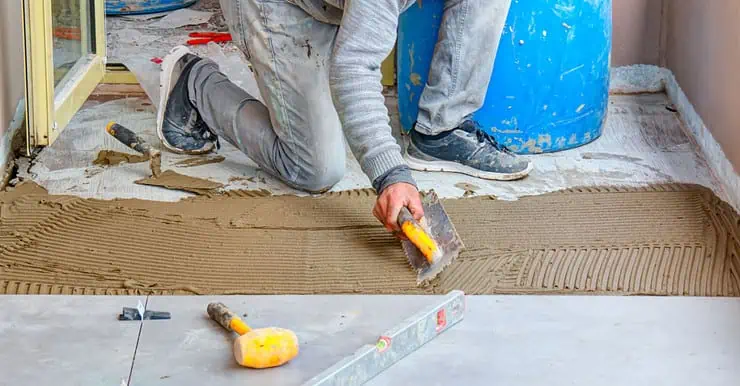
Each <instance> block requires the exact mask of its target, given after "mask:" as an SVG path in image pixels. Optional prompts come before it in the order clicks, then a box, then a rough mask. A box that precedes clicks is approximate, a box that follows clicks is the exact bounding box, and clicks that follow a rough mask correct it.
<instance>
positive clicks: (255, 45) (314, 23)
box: [189, 0, 511, 192]
mask: <svg viewBox="0 0 740 386" xmlns="http://www.w3.org/2000/svg"><path fill="white" fill-rule="evenodd" d="M510 3H511V0H446V1H445V12H444V15H443V19H442V28H441V30H440V34H439V41H438V43H437V45H436V48H435V52H434V57H433V59H432V67H431V68H432V69H431V71H430V73H429V78H428V81H427V84H426V87H425V89H424V92H423V93H422V95H421V99H420V102H419V117H418V122H417V125H416V130H418V131H420V132H422V133H425V134H439V133H441V132H443V131H446V130H450V129H453V128H455V127H456V126H457V125H459V124H460V123H461V122H462V121H463V120H465V119H466V118H468V117H469V116H470V115H471V114H472V113H473V112H475V111H476V110H478V109H479V108H480V107H481V106H482V104H483V100H484V98H485V94H486V90H487V88H488V83H489V80H490V76H491V72H492V70H493V63H494V57H495V53H496V51H497V49H498V43H499V39H500V36H501V31H502V29H503V25H504V22H505V20H506V15H507V14H508V10H509V5H510ZM221 5H222V8H223V10H224V15H225V16H226V19H227V22H228V24H229V28H230V31H231V33H232V35H233V37H234V42H235V43H236V44H237V45H238V46H239V47H240V48H241V50H242V51H243V52H244V54H245V55H246V56H247V58H248V59H249V61H250V63H251V64H252V67H253V69H254V71H255V75H256V79H257V83H258V85H259V88H260V92H261V93H262V96H263V100H264V101H265V104H266V105H263V104H262V103H260V102H259V101H258V100H256V99H255V98H254V97H253V96H251V95H249V94H248V93H246V92H245V91H244V90H243V89H241V88H240V87H238V86H236V85H235V84H233V83H232V82H230V81H229V80H228V79H227V78H226V76H225V75H224V74H222V73H221V72H219V70H218V66H217V65H216V64H215V63H214V62H212V61H210V60H204V61H202V62H200V63H198V64H197V65H196V67H194V68H193V72H192V75H191V77H190V83H189V90H190V95H191V99H192V102H193V104H194V105H195V106H196V107H197V109H198V111H199V112H200V114H201V116H202V117H203V119H204V121H205V122H206V123H207V124H208V125H209V127H211V128H212V129H213V130H214V131H215V132H216V134H218V135H219V136H220V137H222V138H224V139H225V140H227V141H229V142H230V143H231V144H233V145H235V146H236V147H238V148H239V149H240V150H241V151H243V152H244V153H246V154H247V155H248V156H249V157H250V158H251V159H252V160H254V161H255V162H256V163H257V164H259V165H260V167H262V168H263V169H265V170H266V171H268V172H269V173H271V174H273V175H275V176H277V177H279V178H281V179H282V180H283V181H285V182H286V183H287V184H289V185H291V186H293V187H295V188H299V189H303V190H307V191H311V192H321V191H325V190H328V189H329V188H331V187H332V186H333V185H334V184H336V183H337V182H338V181H339V180H340V179H341V178H342V176H343V174H344V170H345V154H346V153H345V148H344V140H343V133H342V129H341V124H340V122H339V117H338V115H337V112H336V110H335V108H334V105H333V102H332V97H331V93H330V90H329V82H328V76H329V64H330V60H329V59H330V55H331V54H332V49H333V46H334V40H335V38H336V35H337V31H338V28H339V26H338V24H339V23H340V22H341V16H342V11H341V10H339V9H337V8H334V7H331V6H326V7H324V6H323V1H322V0H284V1H280V0H270V1H268V0H221Z"/></svg>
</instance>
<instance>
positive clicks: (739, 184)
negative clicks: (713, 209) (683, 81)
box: [665, 71, 740, 210]
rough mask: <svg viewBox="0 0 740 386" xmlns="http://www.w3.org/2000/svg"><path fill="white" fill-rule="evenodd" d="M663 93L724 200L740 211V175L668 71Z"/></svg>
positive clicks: (673, 76)
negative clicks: (697, 148)
mask: <svg viewBox="0 0 740 386" xmlns="http://www.w3.org/2000/svg"><path fill="white" fill-rule="evenodd" d="M665 91H666V94H668V97H669V98H670V99H671V101H672V102H673V105H674V106H675V107H676V109H677V110H678V113H679V114H680V115H681V120H682V121H683V122H684V124H685V127H686V129H688V131H689V134H691V135H692V136H693V137H694V139H695V140H696V143H697V144H698V145H699V147H700V148H701V150H702V152H703V155H704V159H706V160H707V162H708V163H709V166H710V167H711V169H712V170H713V171H714V173H715V174H716V177H717V179H719V181H720V183H721V184H722V188H723V190H724V192H725V197H724V198H725V199H726V200H727V201H728V202H729V203H730V204H731V205H732V206H733V207H734V208H735V209H736V210H740V175H738V174H737V173H736V172H735V168H734V167H733V166H732V164H731V163H730V160H728V159H727V156H726V155H725V152H724V151H722V147H721V146H720V144H719V142H717V140H715V139H714V136H712V133H711V132H710V131H709V128H707V126H706V125H705V124H704V121H703V120H702V119H701V116H699V113H697V112H696V110H695V109H694V105H692V104H691V102H690V101H689V98H688V97H687V96H686V94H685V93H684V92H683V90H682V89H681V86H680V85H679V84H678V80H676V77H675V75H674V74H673V73H672V72H670V71H668V78H667V79H666V82H665Z"/></svg>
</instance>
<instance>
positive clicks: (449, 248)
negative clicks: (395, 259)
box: [402, 191, 465, 285]
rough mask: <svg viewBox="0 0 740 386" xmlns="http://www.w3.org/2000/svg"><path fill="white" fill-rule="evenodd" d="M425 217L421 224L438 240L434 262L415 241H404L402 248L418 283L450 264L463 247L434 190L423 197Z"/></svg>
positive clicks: (430, 277) (432, 277)
mask: <svg viewBox="0 0 740 386" xmlns="http://www.w3.org/2000/svg"><path fill="white" fill-rule="evenodd" d="M422 206H423V207H424V217H423V218H422V220H421V222H420V225H421V226H422V228H424V230H426V232H427V233H428V234H429V236H430V237H431V238H432V239H433V240H434V241H435V242H436V243H437V247H438V248H439V251H440V253H439V255H438V257H437V258H436V259H435V260H434V262H433V263H431V264H430V263H429V262H428V261H427V259H426V258H425V257H424V255H423V254H422V253H421V251H419V249H418V248H416V246H415V245H414V244H412V243H411V242H410V241H408V240H403V241H402V244H403V251H404V253H406V258H407V259H408V261H409V264H410V265H411V267H412V268H414V269H415V270H416V271H417V276H416V283H417V285H420V284H422V283H424V282H425V281H428V280H431V279H434V278H435V277H436V276H437V275H438V274H439V273H440V272H442V270H443V269H445V267H447V266H448V265H450V264H451V263H452V262H453V261H454V260H455V259H456V258H457V256H458V255H459V254H460V252H461V251H462V250H463V249H464V248H465V246H464V245H463V242H462V240H461V239H460V235H458V234H457V231H456V230H455V226H454V225H452V222H451V221H450V218H449V216H447V212H445V209H444V207H443V206H442V203H441V202H440V201H439V197H437V193H435V192H434V191H431V192H429V193H428V194H427V195H425V196H424V198H423V199H422Z"/></svg>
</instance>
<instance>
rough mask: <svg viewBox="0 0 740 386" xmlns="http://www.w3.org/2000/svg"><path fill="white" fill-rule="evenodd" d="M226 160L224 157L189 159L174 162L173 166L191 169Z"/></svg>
mask: <svg viewBox="0 0 740 386" xmlns="http://www.w3.org/2000/svg"><path fill="white" fill-rule="evenodd" d="M225 160H226V157H224V156H220V155H219V156H215V157H191V158H186V159H184V160H182V161H179V162H176V163H175V165H176V166H179V167H183V168H192V167H195V166H203V165H210V164H217V163H221V162H224V161H225Z"/></svg>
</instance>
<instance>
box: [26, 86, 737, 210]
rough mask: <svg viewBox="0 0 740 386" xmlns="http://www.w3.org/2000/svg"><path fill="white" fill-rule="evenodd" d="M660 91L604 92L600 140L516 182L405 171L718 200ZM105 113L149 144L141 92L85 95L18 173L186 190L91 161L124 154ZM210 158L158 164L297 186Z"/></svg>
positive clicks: (364, 183) (235, 182)
mask: <svg viewBox="0 0 740 386" xmlns="http://www.w3.org/2000/svg"><path fill="white" fill-rule="evenodd" d="M396 102H397V100H396V98H395V97H394V96H388V97H387V105H388V108H389V111H390V114H391V123H392V126H393V128H394V131H395V132H396V133H397V137H398V140H399V141H403V140H404V138H402V137H401V136H400V135H398V133H399V125H398V112H397V107H396V105H397V104H396ZM669 105H670V102H669V100H668V99H667V97H666V96H665V95H664V94H659V93H658V94H638V95H612V96H611V99H610V104H609V115H608V119H607V122H606V124H605V126H604V131H603V135H602V137H601V138H599V139H597V140H596V141H594V142H592V143H591V144H588V145H585V146H582V147H580V148H577V149H573V150H568V151H563V152H558V153H552V154H540V155H534V156H530V157H531V158H532V160H533V162H534V164H535V169H534V171H533V172H532V174H531V175H530V176H529V177H527V178H525V179H523V180H520V181H513V182H497V181H484V180H480V179H475V178H471V177H467V176H463V175H459V174H452V173H422V172H415V173H414V176H415V178H416V179H417V181H418V183H419V186H420V188H421V189H424V190H428V189H435V190H436V191H437V192H438V193H439V194H440V195H441V196H442V197H462V196H463V195H470V194H471V193H472V194H477V195H495V196H497V197H499V198H501V199H516V198H518V197H522V196H528V195H536V194H543V193H547V192H552V191H557V190H562V189H567V188H573V187H587V186H604V185H612V186H631V187H639V186H645V185H650V184H660V183H671V182H680V183H693V184H699V185H703V186H706V187H709V188H712V189H713V190H714V191H715V192H716V193H717V194H718V195H719V196H720V197H722V198H725V197H726V195H725V193H724V192H723V191H722V190H721V188H720V187H719V186H720V185H719V183H718V182H717V181H716V179H715V177H714V175H713V173H712V171H711V170H710V168H709V167H708V166H707V163H706V161H705V160H704V157H703V156H702V155H701V154H700V152H699V151H698V148H697V146H696V144H695V143H694V142H693V141H692V139H690V138H689V136H688V135H687V134H686V133H685V131H684V128H683V126H682V123H681V120H680V119H679V117H678V115H677V114H676V113H674V112H672V111H670V110H669V109H668V108H667V106H669ZM110 120H115V121H117V122H119V123H121V124H123V125H124V126H127V127H129V128H131V129H132V130H134V131H136V132H137V133H139V134H140V135H142V137H144V138H145V139H146V140H148V141H150V142H151V143H153V144H155V145H156V146H159V144H158V140H157V138H156V134H155V109H154V107H153V106H152V105H151V102H150V101H149V100H147V99H146V98H128V99H119V100H114V101H110V102H106V103H98V102H88V104H87V105H86V106H85V107H84V108H83V109H82V110H81V111H80V112H79V113H78V114H77V115H76V116H75V117H74V119H73V121H72V122H71V123H70V125H69V126H68V127H67V128H66V129H65V130H64V132H62V134H61V136H60V137H59V139H58V140H57V141H56V142H55V143H54V144H53V145H52V146H50V147H47V148H45V149H44V150H43V151H41V153H40V154H39V156H38V157H37V158H36V159H35V160H34V161H33V162H32V163H31V162H29V161H28V160H22V162H21V168H20V172H19V176H20V177H22V178H25V179H30V180H33V181H35V182H36V183H38V184H40V185H42V186H44V187H45V188H47V189H48V190H49V191H50V192H51V193H53V194H71V195H77V196H81V197H89V198H99V199H113V198H141V199H150V200H160V201H177V200H179V199H181V198H183V197H187V196H190V194H189V193H185V192H180V191H172V190H166V189H163V188H157V187H149V186H142V185H136V184H134V181H135V180H138V179H141V178H143V177H147V176H148V175H149V174H150V171H149V167H148V165H147V164H146V163H139V164H123V165H119V166H114V167H98V166H93V165H92V161H93V160H94V159H95V157H96V154H97V152H98V151H100V150H103V149H115V150H119V151H131V150H130V149H128V148H126V147H125V146H124V145H122V144H120V143H118V142H117V141H116V140H115V139H113V138H112V137H110V136H108V135H107V134H106V133H105V131H104V127H105V125H106V124H107V123H108V122H109V121H110ZM218 154H219V155H221V156H224V157H225V160H224V161H223V162H220V163H213V164H208V165H203V166H197V167H182V166H178V165H176V163H177V162H179V161H182V160H183V159H186V158H189V157H187V156H182V155H176V154H172V153H169V152H166V151H165V152H164V153H163V162H162V166H163V167H164V168H167V169H175V170H176V171H178V172H180V173H182V174H186V175H191V176H196V177H203V178H209V179H211V180H214V181H218V182H221V183H223V184H225V185H226V189H266V190H268V191H270V192H271V193H273V194H276V195H280V194H297V195H302V194H305V193H302V192H299V191H296V190H294V189H292V188H290V187H288V186H286V185H284V184H283V183H281V182H280V181H278V180H277V179H276V178H273V177H271V176H270V175H268V174H266V173H264V172H263V171H261V170H260V169H259V168H258V167H257V166H256V165H255V164H254V163H253V162H252V161H251V160H249V158H248V157H247V156H245V155H244V154H243V153H241V152H240V151H238V150H237V149H236V148H235V147H233V146H231V145H229V144H228V143H223V146H222V148H221V150H220V151H219V152H218ZM347 159H348V160H347V164H346V167H347V172H346V175H345V178H344V179H343V180H342V181H340V183H339V184H337V185H336V186H335V187H334V188H333V189H332V190H333V191H341V190H350V189H358V188H367V187H370V181H369V180H368V179H367V177H365V175H364V174H363V173H362V172H361V170H360V167H359V164H358V163H357V161H356V160H355V158H354V157H352V156H349V157H347Z"/></svg>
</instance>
